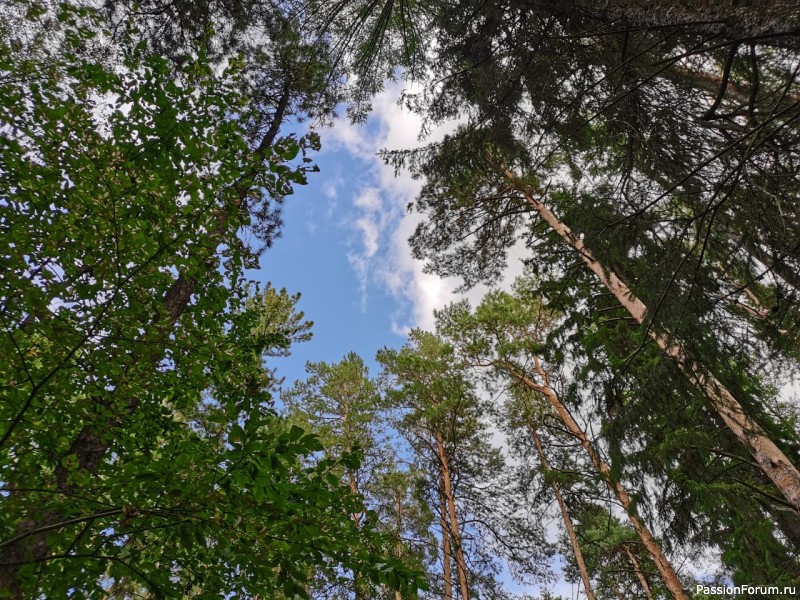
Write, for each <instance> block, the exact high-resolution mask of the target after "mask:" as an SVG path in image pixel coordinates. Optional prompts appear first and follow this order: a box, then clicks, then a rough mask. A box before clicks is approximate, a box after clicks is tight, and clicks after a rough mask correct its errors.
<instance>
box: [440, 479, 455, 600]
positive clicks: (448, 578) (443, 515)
mask: <svg viewBox="0 0 800 600" xmlns="http://www.w3.org/2000/svg"><path fill="white" fill-rule="evenodd" d="M442 479H443V477H442V474H441V473H440V477H439V481H440V485H441V489H440V490H439V500H440V503H439V524H440V526H441V528H442V580H443V583H444V599H445V600H453V575H452V573H451V572H450V560H451V558H452V556H451V550H450V530H449V528H448V527H447V500H446V499H445V497H444V492H443V491H442V490H443V489H444V483H443V482H442Z"/></svg>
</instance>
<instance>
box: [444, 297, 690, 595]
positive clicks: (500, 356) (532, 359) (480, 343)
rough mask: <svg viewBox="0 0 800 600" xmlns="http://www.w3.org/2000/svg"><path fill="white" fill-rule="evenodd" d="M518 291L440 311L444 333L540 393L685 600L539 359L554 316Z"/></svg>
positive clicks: (620, 485)
mask: <svg viewBox="0 0 800 600" xmlns="http://www.w3.org/2000/svg"><path fill="white" fill-rule="evenodd" d="M518 289H519V290H520V292H519V295H518V296H517V297H513V296H511V295H509V294H504V293H494V294H489V295H487V297H486V298H485V299H484V301H483V303H482V304H481V305H480V307H479V308H478V309H476V311H475V315H473V314H472V313H471V310H470V308H469V306H468V305H467V304H466V303H461V304H458V305H454V306H451V308H450V309H449V310H447V311H444V312H442V313H440V315H439V318H440V327H441V329H442V331H443V332H447V333H448V334H449V336H450V337H451V339H453V340H454V341H455V343H456V344H457V347H458V348H459V351H460V352H462V353H463V356H464V359H465V360H467V361H472V364H475V365H476V366H482V367H484V368H490V369H492V370H494V371H495V372H496V373H498V375H500V376H501V377H504V378H505V379H506V380H507V381H509V383H512V384H518V385H521V386H523V387H524V388H527V390H529V391H530V392H535V393H537V394H539V395H541V396H542V397H543V398H544V399H545V400H546V401H547V402H548V403H549V404H550V407H551V410H552V411H553V412H554V413H555V415H557V418H558V419H559V420H560V421H561V423H562V424H563V426H564V428H565V430H566V432H568V434H569V435H571V436H572V437H573V438H574V439H575V440H576V441H577V442H579V443H580V446H581V447H582V449H583V450H584V451H585V453H586V455H587V457H588V458H589V460H590V462H591V464H592V466H593V467H594V469H595V471H596V473H597V475H598V476H599V477H600V479H601V480H602V481H603V482H604V483H605V484H606V485H607V486H608V489H609V491H610V492H611V493H613V494H614V496H616V498H617V499H618V501H619V503H620V505H621V507H622V508H623V510H625V512H626V513H627V514H628V518H629V520H630V522H631V525H632V527H633V528H634V529H635V531H636V533H637V534H638V536H639V538H640V539H641V542H642V544H643V545H644V547H645V548H646V549H647V551H648V552H649V553H650V554H651V556H652V558H653V562H654V563H655V565H656V567H657V569H658V572H659V574H660V575H661V577H662V579H663V580H664V584H665V585H666V587H667V588H668V589H669V591H670V593H671V594H672V595H673V597H675V598H687V597H688V596H687V595H686V593H685V592H684V591H683V586H682V584H681V581H680V579H679V577H678V575H677V573H676V572H675V570H674V569H673V567H672V565H671V563H670V561H669V559H668V558H667V556H666V555H665V553H664V551H663V550H662V548H661V545H660V544H659V542H658V541H657V539H656V538H655V536H654V535H653V533H652V532H651V531H650V528H649V527H648V526H647V524H646V523H645V522H644V521H643V520H642V519H641V517H640V516H639V515H638V514H637V513H636V508H635V506H636V505H635V502H634V501H633V499H632V496H631V493H630V491H629V490H628V489H627V486H626V485H625V484H624V482H623V481H621V478H620V477H619V476H617V475H615V473H614V471H613V469H612V467H611V466H610V465H609V464H608V463H607V461H605V460H604V459H603V457H602V455H601V454H600V452H599V450H598V448H597V447H596V444H595V443H594V442H593V441H592V440H591V439H590V437H589V436H588V435H587V433H586V431H585V430H584V429H583V428H581V427H580V425H579V424H578V422H577V421H576V420H575V418H574V417H573V416H572V414H571V412H570V410H569V409H568V408H567V407H566V406H565V405H564V403H563V402H562V401H561V399H560V397H559V394H558V392H557V391H556V389H555V387H554V385H553V383H552V378H553V375H552V371H553V369H552V367H548V366H546V365H545V364H544V363H543V362H542V360H541V358H540V352H539V350H538V347H539V346H540V344H541V343H542V340H543V338H544V332H545V331H546V328H547V324H548V321H550V320H551V319H552V317H551V316H550V315H548V314H547V309H546V308H544V307H543V306H542V305H541V303H540V302H539V301H537V300H535V299H533V300H532V302H528V303H526V302H525V301H524V300H522V298H524V297H525V285H524V283H523V284H521V285H520V286H519V287H518ZM521 300H522V301H521ZM529 300H531V299H529Z"/></svg>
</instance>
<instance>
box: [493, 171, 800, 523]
mask: <svg viewBox="0 0 800 600" xmlns="http://www.w3.org/2000/svg"><path fill="white" fill-rule="evenodd" d="M504 175H505V177H506V179H507V181H508V182H509V184H510V185H511V187H512V188H513V189H514V190H516V191H517V192H519V193H520V194H522V196H523V197H524V198H525V201H526V202H527V203H528V204H529V205H530V206H531V208H533V209H534V210H535V211H536V212H537V213H538V214H539V215H540V216H541V218H542V219H543V220H544V221H545V222H546V223H547V224H548V225H549V226H550V227H551V228H552V229H553V231H555V232H556V233H557V234H558V235H559V237H561V239H562V240H563V241H564V242H565V243H566V244H568V245H569V246H570V247H571V248H572V249H573V250H575V251H576V252H577V253H578V254H579V255H580V257H581V259H582V260H583V262H584V263H585V264H586V266H588V267H589V269H590V270H591V271H592V272H593V273H594V274H595V275H596V276H597V278H598V279H599V280H600V283H602V284H603V286H605V288H606V289H607V290H608V291H609V292H611V293H612V294H613V295H614V297H615V298H616V299H617V301H618V302H619V303H620V304H621V305H622V307H623V308H624V309H625V310H627V311H628V313H629V314H630V315H631V317H633V319H634V320H635V321H636V323H638V324H639V325H640V326H643V325H645V324H646V317H647V306H646V305H645V304H644V302H642V301H641V300H640V299H639V298H638V297H636V295H635V294H634V293H633V292H632V291H631V289H630V288H629V287H628V286H627V285H626V284H625V282H623V281H622V280H621V279H620V278H619V277H618V276H617V274H616V273H614V271H612V270H610V269H607V268H606V267H605V265H603V264H601V263H600V262H599V261H598V260H597V259H595V257H594V255H593V254H592V252H591V250H589V248H587V247H586V245H585V244H584V243H583V240H581V239H580V237H578V236H576V235H575V234H573V233H572V231H571V230H570V228H569V227H567V226H566V225H565V224H564V223H562V222H561V221H559V220H558V218H557V217H556V215H555V214H554V213H553V212H552V211H551V210H550V209H548V208H547V207H546V206H545V205H544V204H543V203H542V202H541V201H540V200H537V199H536V198H534V196H533V194H532V193H531V191H530V190H529V189H528V188H527V187H525V186H523V185H521V184H520V183H519V182H518V180H517V177H516V176H515V175H514V173H512V172H511V171H509V170H507V169H506V170H504ZM648 334H649V336H650V338H651V339H652V340H653V341H654V342H656V344H658V347H659V348H661V350H662V351H663V352H664V354H666V355H667V356H669V357H670V358H672V359H673V360H674V361H675V363H676V364H677V365H678V367H679V369H680V370H681V372H682V373H683V374H684V375H685V376H686V378H687V379H688V380H689V381H690V382H691V383H692V384H694V385H695V386H696V387H697V388H698V389H701V390H703V391H704V392H705V393H706V395H707V397H708V399H709V400H710V402H711V405H712V406H713V407H714V409H715V410H716V411H717V414H718V415H719V416H720V418H721V419H722V421H723V422H724V423H725V425H727V427H728V428H729V429H730V430H731V431H732V432H733V433H734V435H735V436H736V438H737V439H738V440H739V441H740V442H741V443H742V444H743V445H744V446H745V447H746V448H747V449H748V450H749V451H750V453H751V454H752V456H753V458H754V459H755V460H756V463H758V465H759V467H761V469H762V470H763V471H764V473H765V474H766V475H767V476H768V477H769V478H770V480H771V481H772V483H774V484H775V486H776V487H777V488H778V489H779V490H780V491H781V493H782V494H783V496H784V497H785V498H786V500H787V501H788V502H789V504H790V505H791V506H792V507H793V508H794V510H795V511H796V512H797V513H798V514H800V471H798V470H797V467H795V466H794V465H793V464H792V462H791V461H790V460H789V459H788V458H787V457H786V455H785V454H784V453H783V451H782V450H781V449H780V448H778V446H777V445H776V444H775V442H773V441H772V440H771V439H770V438H769V436H767V434H766V433H765V432H764V430H763V429H762V428H761V426H760V425H758V423H756V422H755V421H754V420H753V419H752V418H750V416H749V415H747V414H746V413H745V411H744V408H743V407H742V405H741V404H740V403H739V401H738V400H736V398H735V397H734V395H733V394H732V393H731V392H730V390H728V389H727V388H726V387H725V386H724V385H723V383H722V382H720V381H719V380H718V379H717V378H716V376H714V374H713V373H711V372H707V371H705V370H703V369H701V368H700V367H699V366H698V365H697V364H696V363H695V362H694V361H693V360H691V358H690V357H689V355H688V354H687V353H686V351H685V350H684V349H683V346H682V345H681V344H680V343H679V342H674V341H672V339H671V337H670V336H669V335H668V333H666V332H658V331H656V330H655V329H654V328H653V327H648Z"/></svg>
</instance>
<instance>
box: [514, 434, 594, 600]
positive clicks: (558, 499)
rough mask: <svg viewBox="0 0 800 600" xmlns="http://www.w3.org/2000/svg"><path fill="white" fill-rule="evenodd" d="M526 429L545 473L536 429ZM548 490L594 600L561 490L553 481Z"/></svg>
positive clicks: (546, 469)
mask: <svg viewBox="0 0 800 600" xmlns="http://www.w3.org/2000/svg"><path fill="white" fill-rule="evenodd" d="M527 427H528V432H529V433H530V434H531V439H532V440H533V444H534V445H535V446H536V453H537V454H538V455H539V461H540V462H541V463H542V468H543V469H544V471H545V472H547V471H549V470H550V467H549V466H548V464H547V457H546V456H545V453H544V448H543V447H542V443H541V441H540V440H539V436H538V435H537V434H536V428H535V427H534V426H533V425H532V424H531V423H530V422H528V423H527ZM550 488H551V489H552V490H553V495H554V496H555V497H556V502H557V503H558V508H559V510H560V511H561V518H562V519H563V520H564V527H565V528H566V530H567V536H568V537H569V543H570V545H571V546H572V553H573V554H574V555H575V563H576V564H577V565H578V571H579V572H580V574H581V579H582V580H583V588H584V590H585V591H586V598H587V599H588V600H595V598H596V597H595V595H594V590H593V589H592V582H591V580H590V579H589V571H588V569H587V568H586V561H584V560H583V552H582V551H581V546H580V544H579V543H578V536H577V535H576V534H575V527H573V525H572V517H570V515H569V510H568V509H567V505H566V503H565V502H564V498H563V497H562V496H561V488H560V487H559V485H558V483H556V481H555V480H551V481H550Z"/></svg>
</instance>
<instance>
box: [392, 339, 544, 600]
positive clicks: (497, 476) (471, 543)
mask: <svg viewBox="0 0 800 600" xmlns="http://www.w3.org/2000/svg"><path fill="white" fill-rule="evenodd" d="M378 361H379V362H380V363H381V365H382V366H383V368H384V373H385V375H386V376H387V377H388V378H389V381H390V382H391V384H392V389H391V390H390V391H389V392H388V396H389V399H390V402H391V403H392V405H393V406H394V407H395V409H396V410H397V411H399V415H398V424H397V427H398V430H399V431H400V432H401V433H402V435H403V436H404V437H405V438H406V439H407V440H408V442H409V444H410V445H411V446H412V448H413V449H414V452H415V456H416V460H417V461H418V462H419V466H418V469H419V471H420V472H422V473H424V474H425V475H426V478H427V482H426V487H427V490H428V493H429V500H428V502H429V503H430V507H431V512H433V513H438V515H439V525H440V529H441V537H440V547H441V551H442V565H443V568H442V576H441V581H442V587H443V597H452V598H460V599H461V600H466V599H468V598H474V597H483V595H486V596H488V597H497V598H505V597H507V594H506V593H505V592H504V591H503V590H502V589H501V588H500V586H499V585H498V583H497V582H496V580H495V578H494V574H495V573H496V572H497V567H496V565H495V564H494V559H495V558H497V557H504V558H506V559H507V561H508V563H509V566H510V567H511V569H512V571H516V574H518V575H520V576H529V577H530V576H533V577H535V578H543V571H544V569H543V562H544V558H545V557H546V556H547V550H548V547H547V545H546V543H545V542H544V539H543V538H544V535H543V532H542V530H541V529H540V528H538V523H534V524H531V523H529V522H527V521H526V520H525V519H524V518H523V517H522V516H521V515H520V514H519V510H518V505H517V503H516V502H515V500H516V498H514V497H511V496H508V495H507V494H508V490H509V486H508V485H507V482H505V481H504V479H503V477H502V472H503V470H504V466H503V462H502V456H501V455H500V453H499V451H498V450H497V449H495V448H493V447H492V446H491V445H490V444H489V440H488V431H487V424H486V421H485V414H486V408H487V407H486V403H485V401H482V400H480V399H479V397H478V396H477V394H476V391H475V384H474V382H473V381H471V379H470V378H469V377H468V374H467V371H466V369H465V368H464V366H463V365H461V364H460V363H459V362H458V360H457V357H456V356H455V354H454V352H453V347H452V346H450V345H449V344H448V343H447V342H446V341H444V340H443V339H441V338H440V337H438V336H437V335H436V334H433V333H430V332H425V331H421V330H413V331H412V332H411V333H410V334H409V340H408V342H407V343H406V345H405V346H404V347H403V348H402V349H400V350H392V349H388V348H387V349H384V350H381V351H380V352H379V353H378ZM451 562H452V565H453V566H452V567H451Z"/></svg>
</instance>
